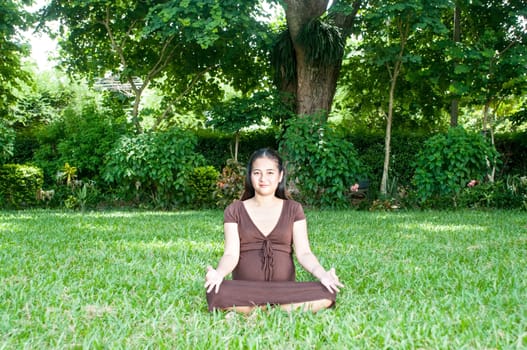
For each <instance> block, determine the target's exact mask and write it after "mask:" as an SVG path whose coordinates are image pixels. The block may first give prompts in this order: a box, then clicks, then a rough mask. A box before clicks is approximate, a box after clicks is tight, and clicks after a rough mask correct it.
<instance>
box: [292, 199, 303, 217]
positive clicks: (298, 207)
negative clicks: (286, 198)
mask: <svg viewBox="0 0 527 350" xmlns="http://www.w3.org/2000/svg"><path fill="white" fill-rule="evenodd" d="M291 204H292V209H293V210H292V213H293V221H301V220H305V219H306V214H305V213H304V208H302V204H300V203H298V202H295V201H293V200H292V201H291Z"/></svg>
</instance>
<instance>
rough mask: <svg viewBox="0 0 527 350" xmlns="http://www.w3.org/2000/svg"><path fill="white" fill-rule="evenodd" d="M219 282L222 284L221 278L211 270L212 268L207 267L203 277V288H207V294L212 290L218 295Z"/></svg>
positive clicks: (216, 272)
mask: <svg viewBox="0 0 527 350" xmlns="http://www.w3.org/2000/svg"><path fill="white" fill-rule="evenodd" d="M221 282H223V276H222V275H221V274H219V273H218V271H216V270H215V269H213V268H212V266H207V274H206V275H205V288H207V293H210V292H211V291H212V290H213V289H214V290H215V293H218V292H219V290H220V285H221Z"/></svg>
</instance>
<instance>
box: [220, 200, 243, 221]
mask: <svg viewBox="0 0 527 350" xmlns="http://www.w3.org/2000/svg"><path fill="white" fill-rule="evenodd" d="M240 204H241V202H240V201H236V202H233V203H231V204H230V205H229V206H228V207H227V208H225V210H224V211H223V222H224V223H227V222H235V223H238V222H239V214H240Z"/></svg>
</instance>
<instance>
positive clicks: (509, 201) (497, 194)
mask: <svg viewBox="0 0 527 350" xmlns="http://www.w3.org/2000/svg"><path fill="white" fill-rule="evenodd" d="M457 203H458V204H459V206H460V207H462V208H489V209H522V210H527V178H526V177H519V176H508V177H507V178H506V179H504V180H499V181H496V182H486V183H481V184H477V183H474V185H472V186H467V187H465V188H464V189H463V190H462V191H461V193H460V194H459V198H457Z"/></svg>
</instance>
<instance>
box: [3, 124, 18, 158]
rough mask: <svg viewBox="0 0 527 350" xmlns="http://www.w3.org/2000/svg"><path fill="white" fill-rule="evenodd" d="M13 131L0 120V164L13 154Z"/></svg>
mask: <svg viewBox="0 0 527 350" xmlns="http://www.w3.org/2000/svg"><path fill="white" fill-rule="evenodd" d="M14 141H15V132H14V131H13V129H12V128H10V127H9V126H7V125H5V124H4V122H2V121H1V120H0V164H2V163H4V162H5V161H6V160H8V159H9V158H10V157H11V156H13V144H14Z"/></svg>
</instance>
